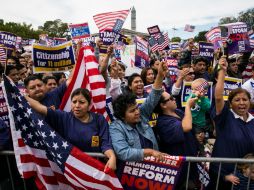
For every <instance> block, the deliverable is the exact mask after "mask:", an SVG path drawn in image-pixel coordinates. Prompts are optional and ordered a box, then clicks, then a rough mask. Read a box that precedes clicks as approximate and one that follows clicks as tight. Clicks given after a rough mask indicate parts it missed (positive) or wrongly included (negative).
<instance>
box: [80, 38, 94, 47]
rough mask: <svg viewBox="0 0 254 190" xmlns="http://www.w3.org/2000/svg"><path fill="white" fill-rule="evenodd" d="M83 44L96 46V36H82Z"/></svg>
mask: <svg viewBox="0 0 254 190" xmlns="http://www.w3.org/2000/svg"><path fill="white" fill-rule="evenodd" d="M82 46H92V47H95V37H94V36H90V37H85V38H82Z"/></svg>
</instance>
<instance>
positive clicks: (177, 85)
mask: <svg viewBox="0 0 254 190" xmlns="http://www.w3.org/2000/svg"><path fill="white" fill-rule="evenodd" d="M189 72H190V71H189V68H183V69H182V70H179V75H178V77H177V80H176V82H175V83H174V84H173V87H172V95H173V96H177V95H179V93H180V90H181V85H182V84H183V79H184V77H185V76H186V75H187V74H188V73H189Z"/></svg>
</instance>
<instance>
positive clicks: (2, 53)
mask: <svg viewBox="0 0 254 190" xmlns="http://www.w3.org/2000/svg"><path fill="white" fill-rule="evenodd" d="M6 60H7V52H6V48H5V47H0V63H1V64H2V65H5V63H6Z"/></svg>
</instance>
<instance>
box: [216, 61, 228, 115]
mask: <svg viewBox="0 0 254 190" xmlns="http://www.w3.org/2000/svg"><path fill="white" fill-rule="evenodd" d="M227 67H228V63H227V60H226V57H221V58H220V60H219V67H218V68H219V71H218V79H217V84H216V87H215V93H214V96H215V108H216V114H220V112H221V111H222V109H223V107H224V104H225V102H224V99H223V92H224V81H225V76H226V71H227Z"/></svg>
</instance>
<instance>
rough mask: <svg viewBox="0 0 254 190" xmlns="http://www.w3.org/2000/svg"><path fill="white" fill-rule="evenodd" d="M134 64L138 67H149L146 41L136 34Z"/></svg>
mask: <svg viewBox="0 0 254 190" xmlns="http://www.w3.org/2000/svg"><path fill="white" fill-rule="evenodd" d="M135 66H136V67H139V68H144V67H149V54H148V43H147V41H145V40H143V39H142V38H140V37H138V36H136V55H135Z"/></svg>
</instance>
